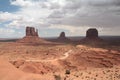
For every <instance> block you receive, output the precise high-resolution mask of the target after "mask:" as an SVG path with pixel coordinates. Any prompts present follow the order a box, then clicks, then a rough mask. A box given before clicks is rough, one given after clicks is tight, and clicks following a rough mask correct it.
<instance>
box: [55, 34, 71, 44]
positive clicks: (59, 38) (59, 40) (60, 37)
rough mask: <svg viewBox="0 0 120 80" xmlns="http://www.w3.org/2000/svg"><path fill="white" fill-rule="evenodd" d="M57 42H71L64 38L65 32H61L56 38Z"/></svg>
mask: <svg viewBox="0 0 120 80" xmlns="http://www.w3.org/2000/svg"><path fill="white" fill-rule="evenodd" d="M57 41H58V42H70V41H71V40H70V39H69V38H67V37H66V36H65V32H61V33H60V36H59V37H58V38H57Z"/></svg>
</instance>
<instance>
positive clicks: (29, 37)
mask: <svg viewBox="0 0 120 80" xmlns="http://www.w3.org/2000/svg"><path fill="white" fill-rule="evenodd" d="M17 42H21V43H37V44H38V43H49V42H48V41H46V40H44V39H42V38H39V35H38V30H37V29H36V30H35V28H34V27H26V36H25V37H23V38H22V39H20V40H18V41H17Z"/></svg>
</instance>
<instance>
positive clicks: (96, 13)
mask: <svg viewBox="0 0 120 80" xmlns="http://www.w3.org/2000/svg"><path fill="white" fill-rule="evenodd" d="M10 2H11V5H14V6H18V7H19V10H18V11H16V12H12V13H9V12H2V11H1V12H0V22H7V21H10V22H9V23H7V24H5V27H7V28H11V29H23V28H25V27H26V26H34V27H37V28H39V29H47V28H48V29H51V30H52V29H63V30H67V31H69V32H70V33H71V34H72V35H76V34H77V35H78V34H79V35H83V34H84V35H85V31H86V29H88V28H90V27H96V28H98V29H100V30H101V28H100V27H102V28H105V29H103V33H102V34H107V33H110V31H108V30H109V29H111V28H112V27H113V26H114V27H115V28H116V30H118V29H119V28H118V27H119V26H120V23H119V21H120V14H119V11H120V1H118V0H109V1H108V0H10ZM105 31H106V33H105ZM113 31H115V30H113ZM113 31H112V32H113ZM112 32H111V33H112ZM118 32H119V31H118ZM118 32H113V33H115V34H118Z"/></svg>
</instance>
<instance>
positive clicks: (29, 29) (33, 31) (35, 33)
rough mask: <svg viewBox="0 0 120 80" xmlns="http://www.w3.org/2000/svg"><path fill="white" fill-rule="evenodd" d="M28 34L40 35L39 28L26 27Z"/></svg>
mask: <svg viewBox="0 0 120 80" xmlns="http://www.w3.org/2000/svg"><path fill="white" fill-rule="evenodd" d="M26 36H38V29H36V30H35V28H34V27H26Z"/></svg>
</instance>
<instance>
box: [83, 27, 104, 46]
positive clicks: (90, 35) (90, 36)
mask: <svg viewBox="0 0 120 80" xmlns="http://www.w3.org/2000/svg"><path fill="white" fill-rule="evenodd" d="M81 42H82V43H88V44H91V43H94V44H98V43H101V42H103V40H102V39H101V38H100V37H99V34H98V30H97V29H96V28H90V29H88V30H87V31H86V37H85V38H84V39H82V40H81Z"/></svg>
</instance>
